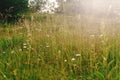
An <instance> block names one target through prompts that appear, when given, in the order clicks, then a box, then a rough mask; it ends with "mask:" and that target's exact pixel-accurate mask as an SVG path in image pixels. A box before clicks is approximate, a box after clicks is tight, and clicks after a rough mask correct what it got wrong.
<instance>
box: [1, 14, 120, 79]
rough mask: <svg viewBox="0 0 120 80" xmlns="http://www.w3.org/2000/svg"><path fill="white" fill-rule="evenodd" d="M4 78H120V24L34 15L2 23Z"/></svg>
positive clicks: (73, 17) (71, 17)
mask: <svg viewBox="0 0 120 80" xmlns="http://www.w3.org/2000/svg"><path fill="white" fill-rule="evenodd" d="M0 80H120V23H117V22H116V23H115V22H112V21H108V20H105V19H104V20H102V19H101V20H99V19H97V18H93V17H89V16H86V17H81V18H77V17H76V16H65V15H41V14H40V15H38V14H37V15H36V14H34V15H32V16H31V17H29V16H28V17H27V19H25V20H24V21H23V22H22V23H18V24H15V25H11V24H7V23H6V24H4V25H2V24H1V25H0Z"/></svg>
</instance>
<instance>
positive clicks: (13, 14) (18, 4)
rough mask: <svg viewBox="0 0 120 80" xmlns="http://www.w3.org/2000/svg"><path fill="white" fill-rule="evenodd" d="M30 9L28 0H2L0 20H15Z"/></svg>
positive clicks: (0, 2) (0, 3)
mask: <svg viewBox="0 0 120 80" xmlns="http://www.w3.org/2000/svg"><path fill="white" fill-rule="evenodd" d="M27 10H28V0H1V1H0V20H2V21H13V20H16V19H18V18H19V17H20V16H21V15H22V14H23V13H24V12H26V11H27Z"/></svg>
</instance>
